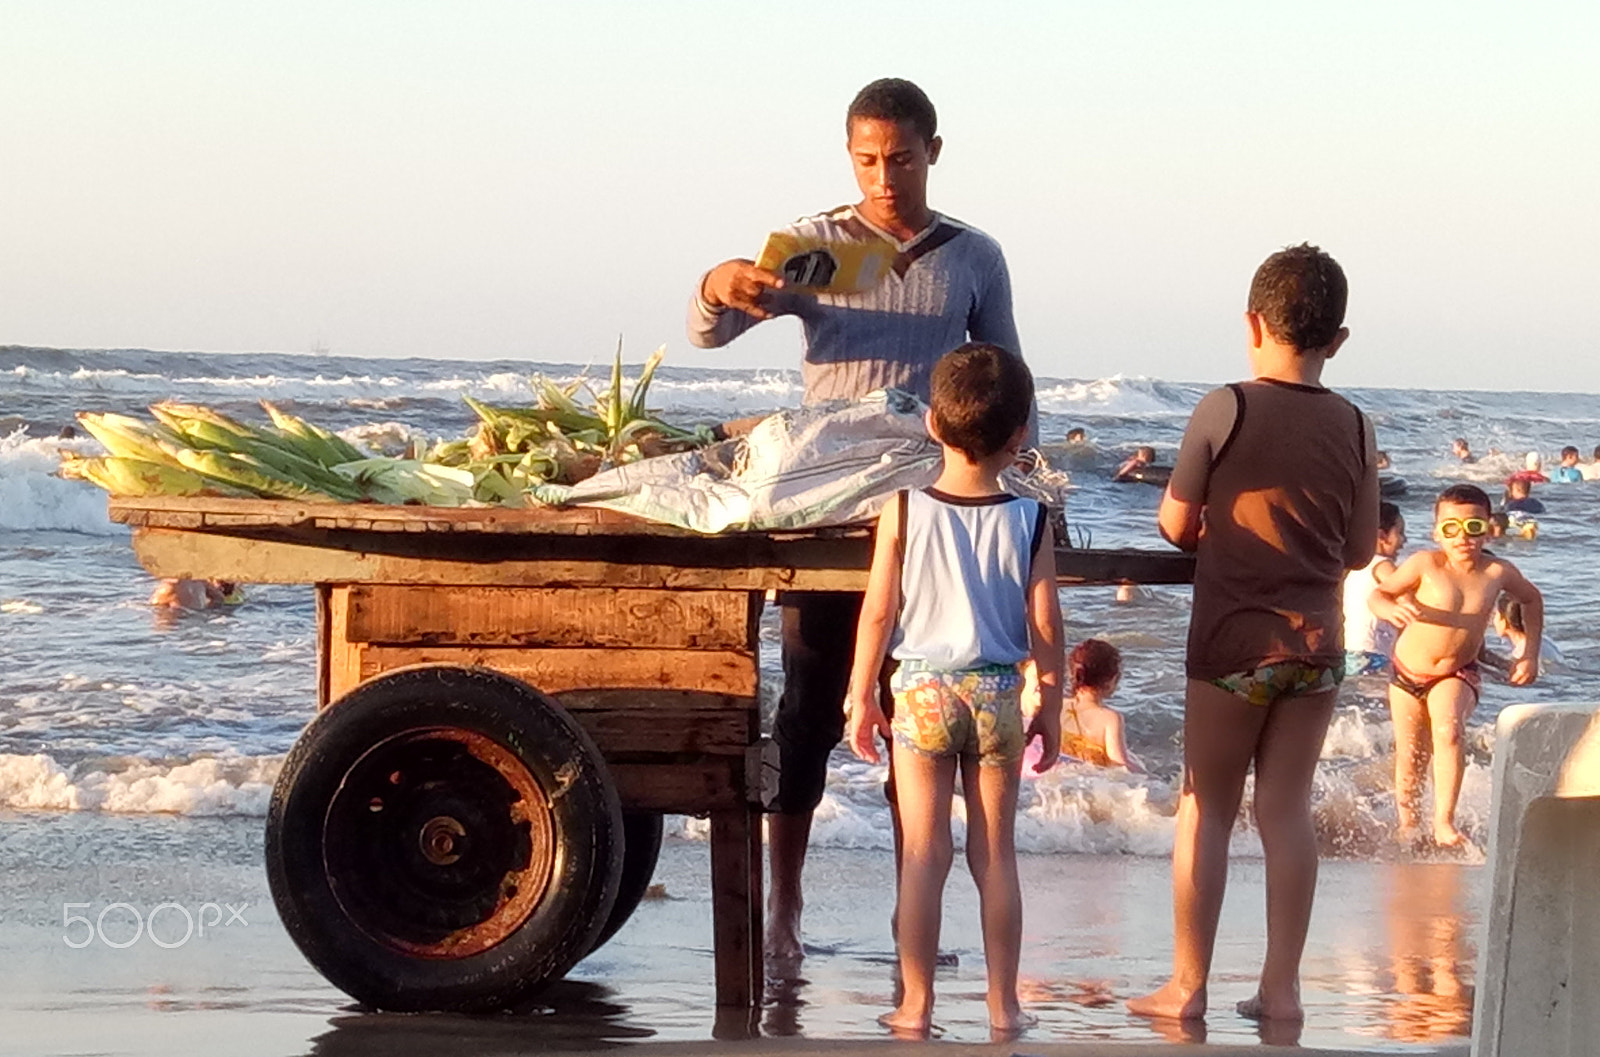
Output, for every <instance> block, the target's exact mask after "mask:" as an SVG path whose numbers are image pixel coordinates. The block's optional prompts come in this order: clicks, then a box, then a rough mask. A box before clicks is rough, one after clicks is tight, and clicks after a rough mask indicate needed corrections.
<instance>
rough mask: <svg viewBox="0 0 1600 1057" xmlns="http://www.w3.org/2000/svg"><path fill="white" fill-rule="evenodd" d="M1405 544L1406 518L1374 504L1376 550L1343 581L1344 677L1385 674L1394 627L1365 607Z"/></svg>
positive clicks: (1394, 509)
mask: <svg viewBox="0 0 1600 1057" xmlns="http://www.w3.org/2000/svg"><path fill="white" fill-rule="evenodd" d="M1405 545H1406V519H1405V518H1403V517H1401V516H1400V508H1399V507H1397V506H1395V505H1394V504H1393V503H1388V502H1384V503H1379V504H1378V550H1377V553H1375V554H1374V555H1373V556H1372V560H1371V561H1370V562H1368V563H1367V565H1366V568H1364V569H1352V570H1351V571H1350V572H1348V573H1346V574H1345V578H1344V674H1345V676H1346V677H1347V678H1348V677H1349V676H1352V675H1371V674H1373V673H1375V672H1382V671H1386V670H1387V669H1388V667H1389V657H1390V656H1391V655H1392V654H1393V653H1394V638H1395V634H1396V631H1395V626H1394V625H1393V624H1391V623H1389V622H1388V621H1387V620H1379V619H1378V618H1377V617H1376V616H1374V615H1373V613H1372V610H1371V609H1369V608H1367V599H1368V598H1370V597H1371V596H1372V589H1373V588H1374V587H1376V586H1378V581H1379V580H1382V579H1383V578H1384V577H1385V576H1388V575H1389V574H1390V573H1392V572H1394V560H1395V558H1396V556H1398V555H1399V553H1400V548H1401V547H1404V546H1405Z"/></svg>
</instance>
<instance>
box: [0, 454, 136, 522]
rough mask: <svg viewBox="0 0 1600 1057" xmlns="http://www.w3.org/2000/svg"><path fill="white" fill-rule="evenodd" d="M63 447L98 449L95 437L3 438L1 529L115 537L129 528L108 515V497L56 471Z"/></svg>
mask: <svg viewBox="0 0 1600 1057" xmlns="http://www.w3.org/2000/svg"><path fill="white" fill-rule="evenodd" d="M63 448H67V449H73V450H84V449H85V448H89V449H97V448H98V446H97V445H94V443H93V442H92V441H82V440H72V441H68V440H54V439H50V440H40V439H37V438H30V437H28V436H27V434H26V433H24V432H23V431H22V430H17V431H16V432H14V433H12V434H11V435H10V436H7V437H4V438H0V529H10V530H14V531H34V532H38V531H56V532H81V533H87V534H89V535H95V536H115V535H121V534H123V533H125V532H126V531H127V530H126V529H124V528H123V527H122V526H120V525H114V524H112V523H111V520H110V519H109V518H108V517H107V516H106V495H105V493H104V492H102V491H101V490H100V489H98V488H96V487H95V486H94V485H91V484H89V483H87V482H85V481H68V480H64V479H62V478H60V477H57V476H56V475H55V472H56V469H57V468H58V467H59V466H60V465H61V455H60V451H61V449H63Z"/></svg>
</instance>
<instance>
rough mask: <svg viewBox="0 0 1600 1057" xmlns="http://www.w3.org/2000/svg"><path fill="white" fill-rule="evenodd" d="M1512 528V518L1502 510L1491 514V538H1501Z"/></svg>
mask: <svg viewBox="0 0 1600 1057" xmlns="http://www.w3.org/2000/svg"><path fill="white" fill-rule="evenodd" d="M1510 528H1511V518H1510V517H1509V516H1508V515H1507V514H1506V513H1505V512H1504V511H1502V510H1496V511H1495V512H1494V513H1493V514H1490V515H1489V538H1490V539H1499V538H1500V537H1502V536H1504V535H1505V534H1506V532H1507V531H1509V530H1510Z"/></svg>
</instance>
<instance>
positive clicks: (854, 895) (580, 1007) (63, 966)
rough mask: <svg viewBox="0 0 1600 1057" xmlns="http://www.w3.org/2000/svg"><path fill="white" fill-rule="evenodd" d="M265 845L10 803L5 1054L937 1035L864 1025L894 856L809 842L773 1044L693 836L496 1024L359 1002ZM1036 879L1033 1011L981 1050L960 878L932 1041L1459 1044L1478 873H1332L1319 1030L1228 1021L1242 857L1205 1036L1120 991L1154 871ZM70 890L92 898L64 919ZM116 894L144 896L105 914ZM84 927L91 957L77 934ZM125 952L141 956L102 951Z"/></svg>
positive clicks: (1128, 982) (1163, 944) (1146, 932)
mask: <svg viewBox="0 0 1600 1057" xmlns="http://www.w3.org/2000/svg"><path fill="white" fill-rule="evenodd" d="M260 844H261V824H260V821H259V820H255V819H240V818H230V819H203V818H173V817H166V816H153V817H152V816H138V817H119V816H107V815H97V814H89V813H76V814H59V815H43V814H25V813H17V814H7V815H4V816H0V857H3V860H4V862H5V863H6V869H5V872H4V874H3V876H0V912H3V918H0V1023H3V1024H4V1032H3V1035H0V1053H13V1052H14V1053H28V1054H41V1055H42V1054H58V1053H59V1054H67V1053H119V1054H122V1053H125V1054H162V1055H169V1054H170V1055H186V1054H206V1055H213V1054H232V1053H240V1054H246V1053H247V1054H269V1055H270V1054H299V1053H314V1054H351V1055H355V1054H362V1055H365V1054H372V1055H376V1054H379V1053H383V1054H400V1055H409V1054H413V1053H414V1054H417V1055H422V1054H457V1053H459V1054H462V1055H466V1054H469V1053H470V1054H502V1053H504V1054H512V1053H546V1054H548V1053H559V1052H592V1051H594V1050H596V1049H605V1048H611V1047H614V1046H618V1045H623V1046H627V1047H628V1048H629V1049H630V1050H636V1051H637V1052H639V1053H640V1054H641V1055H642V1054H653V1053H662V1054H668V1053H672V1054H678V1053H698V1052H703V1051H704V1050H705V1048H706V1045H707V1043H708V1042H709V1040H711V1039H713V1038H721V1039H724V1040H728V1041H727V1042H725V1043H722V1044H719V1045H718V1046H717V1052H720V1053H726V1054H728V1055H730V1057H733V1055H737V1054H742V1053H775V1054H776V1053H814V1052H827V1053H832V1054H847V1053H868V1052H878V1051H879V1050H880V1049H881V1048H882V1046H884V1045H892V1046H893V1049H892V1051H891V1052H894V1053H898V1054H914V1053H917V1052H919V1050H920V1049H921V1047H920V1046H917V1045H907V1044H903V1043H899V1044H896V1043H889V1042H887V1041H885V1040H884V1039H883V1035H882V1033H881V1031H880V1029H878V1028H877V1026H876V1025H875V1024H874V1022H873V1018H874V1017H875V1016H876V1015H877V1014H878V1013H879V1012H881V1011H883V1010H884V1009H886V1008H887V1007H888V1005H889V1003H890V998H891V995H892V991H893V987H894V956H893V945H892V943H891V941H890V938H889V932H888V913H889V909H890V906H891V904H892V872H891V871H892V864H891V860H890V858H889V856H888V855H886V854H884V853H882V852H877V851H849V850H836V849H823V850H817V851H814V852H813V855H812V860H811V863H810V866H809V868H808V875H807V892H808V897H809V900H810V902H809V905H808V908H807V940H808V944H809V949H810V954H809V956H808V958H807V959H806V962H805V965H804V968H803V970H802V973H801V975H802V976H803V978H804V979H802V980H795V981H789V982H786V983H774V984H772V985H771V986H770V987H769V993H768V996H767V997H768V1002H767V1004H766V1005H765V1007H764V1008H763V1009H762V1010H761V1011H760V1014H759V1016H758V1017H757V1018H756V1023H755V1024H754V1025H753V1027H754V1031H755V1032H756V1033H757V1034H759V1035H760V1036H761V1037H760V1038H758V1039H755V1040H749V1039H748V1036H749V1034H750V1033H751V1027H752V1026H751V1025H749V1024H747V1023H746V1022H745V1018H743V1017H740V1016H733V1017H724V1018H723V1019H722V1020H721V1022H720V1023H719V1021H718V1018H717V1016H716V1014H715V1011H714V1010H713V1008H712V1005H711V1002H712V988H711V980H712V958H711V927H710V900H709V895H708V893H709V881H708V872H709V862H708V859H709V856H708V854H707V849H706V847H705V845H703V844H700V843H697V842H694V841H684V840H669V841H668V843H667V845H666V846H665V847H664V848H663V852H662V859H661V867H660V869H659V870H658V872H657V877H656V880H657V881H658V882H659V883H661V884H663V885H664V886H665V892H666V895H665V898H660V899H652V900H648V901H646V902H645V903H644V904H642V905H641V906H640V908H639V910H638V912H637V913H636V914H635V915H634V917H633V919H632V920H631V921H630V922H629V923H628V925H627V926H626V927H625V928H624V929H623V930H622V932H620V933H619V934H618V935H617V936H616V937H615V938H614V939H613V940H612V941H611V943H610V944H608V945H607V946H606V947H604V948H602V949H601V950H600V951H598V952H596V953H595V954H594V955H593V956H591V957H590V958H589V959H588V960H587V961H585V962H584V963H583V964H581V965H580V966H579V967H578V968H577V969H576V970H575V971H574V972H573V974H572V975H571V978H570V979H569V980H568V981H565V982H563V983H562V984H560V985H558V986H557V987H555V988H553V989H551V990H550V991H549V992H547V993H546V994H545V995H544V996H542V997H541V1001H540V1002H539V1004H538V1005H536V1006H535V1007H534V1008H532V1009H531V1010H530V1011H528V1012H525V1013H522V1014H519V1015H515V1016H497V1017H459V1016H396V1015H385V1014H373V1013H363V1012H361V1011H359V1010H355V1009H353V1008H352V1007H351V1004H350V1001H349V999H348V998H347V997H346V996H344V995H343V994H341V993H340V992H338V991H336V990H334V989H333V988H332V987H331V986H330V985H328V984H327V983H326V982H325V981H324V980H323V979H322V978H321V977H320V976H319V975H318V974H317V973H316V972H315V971H314V970H312V969H311V968H310V966H309V965H307V963H306V962H305V960H304V959H303V958H302V957H301V956H300V954H299V952H298V951H297V950H296V949H295V947H294V945H293V944H292V942H291V941H290V940H289V938H288V936H287V935H286V934H285V932H284V931H283V928H282V926H281V924H280V923H279V921H278V919H277V915H276V914H275V913H274V912H273V909H272V906H271V899H270V896H269V894H268V892H267V887H266V880H265V874H264V872H263V870H262V868H261V866H260ZM1022 875H1023V884H1024V892H1025V898H1026V907H1027V911H1026V913H1027V919H1026V926H1025V928H1026V939H1025V945H1024V953H1023V966H1022V970H1023V978H1024V995H1023V998H1024V1003H1025V1005H1026V1006H1027V1007H1028V1008H1029V1009H1030V1011H1032V1012H1034V1013H1035V1014H1037V1015H1038V1016H1039V1018H1040V1021H1041V1023H1040V1026H1039V1027H1038V1028H1036V1029H1034V1030H1033V1031H1031V1032H1030V1033H1029V1034H1028V1035H1027V1036H1025V1037H1023V1038H1022V1039H1020V1040H1017V1041H1015V1042H1012V1043H1008V1044H1004V1045H1001V1046H998V1047H996V1046H991V1045H989V1044H988V1043H989V1039H988V1030H987V1027H986V1023H985V1014H984V1007H983V965H982V956H981V948H980V945H979V935H978V927H977V914H976V896H975V893H974V891H973V888H972V884H971V882H970V880H968V879H967V878H965V876H963V875H962V873H961V872H960V870H959V868H958V870H957V872H956V873H955V874H953V876H952V880H951V885H950V890H949V896H948V899H947V911H946V924H945V943H944V947H945V949H946V950H947V951H949V952H953V953H954V954H955V955H956V956H957V958H958V959H959V964H958V965H957V966H955V967H952V968H950V969H946V970H942V971H941V974H940V978H939V1006H938V1009H937V1012H936V1015H935V1019H936V1021H937V1022H938V1023H939V1025H940V1026H941V1027H942V1028H943V1029H944V1032H945V1034H944V1036H943V1038H942V1040H941V1041H940V1042H939V1043H937V1044H935V1045H936V1047H937V1049H936V1052H938V1053H940V1054H947V1055H948V1054H956V1053H965V1052H983V1053H1007V1054H1009V1053H1017V1054H1047V1053H1070V1054H1090V1053H1098V1052H1102V1051H1103V1052H1110V1053H1114V1054H1120V1055H1135V1054H1141V1053H1151V1052H1159V1053H1167V1052H1173V1047H1172V1043H1174V1042H1194V1043H1199V1042H1202V1041H1203V1042H1206V1043H1209V1044H1210V1045H1209V1046H1207V1047H1205V1048H1204V1049H1198V1050H1194V1051H1192V1052H1217V1053H1228V1052H1232V1051H1234V1050H1236V1049H1248V1050H1251V1051H1254V1052H1269V1051H1270V1049H1272V1048H1274V1047H1273V1046H1264V1044H1286V1045H1287V1044H1295V1043H1298V1044H1300V1045H1303V1046H1305V1047H1308V1048H1309V1049H1310V1050H1315V1051H1327V1052H1373V1051H1386V1052H1395V1051H1399V1052H1414V1053H1432V1052H1442V1053H1451V1054H1464V1053H1465V1052H1466V1045H1465V1035H1466V1034H1467V1032H1468V1030H1469V1019H1470V1007H1471V981H1472V971H1473V963H1474V958H1475V946H1476V943H1475V940H1476V935H1475V933H1476V928H1477V922H1478V920H1479V917H1480V909H1481V906H1482V897H1483V887H1484V885H1485V884H1486V877H1485V875H1484V871H1483V868H1482V867H1479V866H1467V865H1459V864H1450V863H1373V862H1347V861H1330V862H1325V863H1324V866H1323V873H1322V880H1321V884H1320V887H1319V894H1318V905H1317V912H1316V915H1315V918H1314V921H1313V926H1312V934H1311V938H1310V942H1309V944H1308V947H1307V955H1306V961H1305V973H1304V990H1305V994H1304V999H1305V1003H1306V1008H1307V1020H1306V1025H1305V1027H1304V1029H1303V1031H1300V1032H1298V1033H1295V1032H1282V1033H1280V1032H1274V1031H1267V1032H1265V1033H1263V1032H1262V1031H1261V1030H1260V1029H1258V1027H1257V1026H1256V1025H1255V1024H1253V1023H1252V1022H1250V1021H1247V1020H1244V1019H1242V1018H1240V1017H1238V1016H1237V1015H1235V1014H1234V1013H1233V1012H1232V1008H1233V1004H1234V1003H1235V1002H1236V1001H1238V1000H1239V999H1241V998H1244V997H1247V996H1248V995H1249V994H1250V993H1251V991H1252V989H1253V984H1254V973H1255V971H1256V969H1257V967H1258V960H1259V958H1260V953H1261V950H1262V945H1263V941H1264V936H1263V925H1262V909H1261V906H1262V897H1263V892H1262V871H1261V864H1260V863H1259V862H1258V861H1248V860H1246V861H1239V862H1237V863H1236V864H1235V866H1234V869H1233V873H1232V875H1231V878H1230V887H1229V893H1228V902H1227V906H1226V907H1225V910H1224V918H1223V925H1222V939H1221V941H1220V943H1219V948H1218V952H1217V960H1216V971H1215V975H1214V978H1213V999H1212V1002H1213V1012H1212V1015H1211V1016H1210V1017H1209V1018H1208V1020H1207V1022H1206V1025H1205V1028H1204V1032H1203V1036H1202V1035H1201V1034H1200V1033H1197V1032H1193V1031H1191V1032H1189V1033H1187V1034H1185V1033H1183V1032H1182V1031H1180V1030H1179V1029H1178V1028H1177V1026H1175V1025H1160V1024H1152V1023H1150V1022H1146V1021H1142V1020H1139V1019H1137V1018H1133V1017H1130V1016H1128V1015H1127V1014H1126V1013H1125V1012H1123V1010H1122V1006H1121V1000H1122V999H1123V998H1126V997H1127V996H1129V995H1133V994H1137V993H1139V992H1141V991H1143V990H1146V989H1148V988H1150V987H1153V986H1154V985H1155V984H1156V983H1158V982H1159V981H1160V979H1161V978H1162V976H1163V974H1164V972H1165V970H1166V967H1167V963H1168V959H1169V957H1170V949H1171V948H1170V937H1169V930H1170V901H1169V897H1168V894H1167V885H1168V875H1167V864H1166V862H1165V861H1164V860H1160V859H1150V858H1137V857H1132V856H1075V855H1054V856H1027V857H1025V858H1024V859H1023V862H1022ZM69 903H72V904H82V903H88V904H89V906H88V907H86V908H83V907H75V908H72V909H70V910H65V911H64V906H65V905H66V904H69ZM113 903H125V904H127V905H128V906H127V907H126V908H123V907H119V908H116V909H113V910H110V911H105V908H106V907H108V906H110V905H111V904H113ZM164 903H165V904H177V905H178V906H179V907H181V908H184V909H187V910H189V911H190V912H191V913H199V910H200V908H201V907H202V906H204V905H205V904H207V903H212V904H216V905H218V906H219V907H222V906H229V905H232V906H233V907H236V908H239V907H241V905H243V906H242V909H240V912H239V919H238V920H235V921H234V922H233V923H232V924H229V925H222V924H212V925H210V926H209V927H208V930H207V931H206V932H205V934H204V936H191V937H189V938H188V939H187V940H184V941H183V942H181V943H179V942H177V941H178V940H179V939H180V938H182V937H183V934H184V917H183V915H182V913H181V911H179V910H176V909H172V908H170V907H169V908H168V909H165V910H162V911H161V912H160V914H159V916H158V925H157V928H156V932H155V937H154V938H155V939H159V940H160V941H161V944H157V943H156V942H153V940H152V935H151V934H150V933H149V932H148V931H146V932H145V933H143V934H141V935H138V936H137V938H134V928H133V912H134V911H138V912H139V914H140V916H141V917H148V916H149V914H150V912H151V911H152V910H153V909H154V908H155V907H157V906H159V905H161V904H164ZM102 911H105V916H104V918H100V917H99V915H100V914H101V912H102ZM65 913H72V914H74V915H84V916H87V917H90V918H91V919H98V920H99V927H98V930H97V931H95V932H94V933H93V934H92V935H91V933H90V932H89V931H87V929H88V927H87V926H85V925H83V924H81V923H77V924H74V925H73V926H71V927H68V926H66V925H65V924H64V914H65ZM223 913H226V912H223ZM209 916H210V915H208V917H209ZM85 937H90V938H89V942H88V944H87V945H86V946H84V947H82V948H81V949H76V948H74V947H73V946H70V945H69V942H68V941H69V940H70V941H72V942H73V943H77V942H79V941H80V940H82V939H84V938H85ZM121 943H127V944H128V945H127V946H126V947H122V948H120V949H119V948H117V947H114V946H112V944H121ZM736 1038H745V1039H746V1041H739V1042H734V1041H732V1040H734V1039H736ZM930 1052H934V1051H930ZM1183 1052H1191V1051H1189V1050H1187V1049H1185V1050H1183ZM1300 1052H1308V1051H1307V1050H1302V1051H1300Z"/></svg>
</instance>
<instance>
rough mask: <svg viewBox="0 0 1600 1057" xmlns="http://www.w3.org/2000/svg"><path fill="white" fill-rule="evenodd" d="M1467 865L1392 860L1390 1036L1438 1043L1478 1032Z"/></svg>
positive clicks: (1389, 884) (1389, 883) (1388, 872)
mask: <svg viewBox="0 0 1600 1057" xmlns="http://www.w3.org/2000/svg"><path fill="white" fill-rule="evenodd" d="M1466 877H1467V871H1466V870H1465V869H1463V868H1462V867H1460V866H1456V865H1453V864H1450V863H1392V864H1390V865H1389V866H1388V868H1387V870H1386V881H1387V884H1386V886H1385V887H1386V891H1387V893H1388V898H1387V904H1386V908H1385V909H1386V912H1387V913H1386V917H1387V920H1388V940H1389V958H1390V971H1391V972H1392V974H1393V977H1394V980H1393V994H1392V995H1390V996H1389V999H1388V1001H1387V1003H1386V1009H1385V1016H1386V1019H1385V1024H1384V1029H1385V1030H1384V1034H1385V1035H1386V1036H1387V1037H1389V1038H1392V1039H1396V1040H1399V1041H1402V1042H1432V1041H1436V1040H1439V1039H1444V1038H1449V1037H1451V1036H1464V1035H1469V1034H1471V1031H1472V983H1471V973H1472V966H1473V965H1474V964H1476V958H1475V955H1476V952H1475V951H1474V950H1473V949H1472V944H1471V942H1470V940H1469V938H1468V932H1469V931H1470V923H1471V921H1472V917H1471V913H1470V911H1469V910H1468V908H1467V906H1466V901H1465V898H1464V895H1463V892H1462V883H1463V880H1464V879H1465V878H1466Z"/></svg>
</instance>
